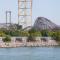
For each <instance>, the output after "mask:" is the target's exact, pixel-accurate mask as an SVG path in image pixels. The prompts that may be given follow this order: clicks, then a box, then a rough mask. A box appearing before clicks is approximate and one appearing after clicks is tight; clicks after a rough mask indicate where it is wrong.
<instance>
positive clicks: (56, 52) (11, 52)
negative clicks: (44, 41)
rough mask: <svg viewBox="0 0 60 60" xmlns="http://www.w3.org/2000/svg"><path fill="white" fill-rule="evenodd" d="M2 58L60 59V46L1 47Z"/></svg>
mask: <svg viewBox="0 0 60 60" xmlns="http://www.w3.org/2000/svg"><path fill="white" fill-rule="evenodd" d="M0 60H60V47H50V48H47V47H43V48H42V47H40V48H38V47H36V48H35V47H33V48H31V47H30V48H29V47H24V48H23V47H21V48H0Z"/></svg>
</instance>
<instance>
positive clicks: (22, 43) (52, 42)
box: [0, 37, 59, 48]
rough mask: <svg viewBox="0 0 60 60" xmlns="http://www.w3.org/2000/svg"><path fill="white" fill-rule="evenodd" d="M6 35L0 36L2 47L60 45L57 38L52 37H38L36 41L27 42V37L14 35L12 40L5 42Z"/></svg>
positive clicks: (0, 45)
mask: <svg viewBox="0 0 60 60" xmlns="http://www.w3.org/2000/svg"><path fill="white" fill-rule="evenodd" d="M3 38H4V37H0V47H1V48H3V47H41V46H57V45H59V44H58V43H57V42H56V41H55V40H52V39H51V38H50V37H36V38H35V39H36V41H34V42H27V41H26V40H27V37H23V38H22V37H12V38H11V42H9V43H6V42H3V40H2V39H3ZM16 38H18V39H19V38H20V39H21V38H22V41H19V40H17V39H16ZM44 38H45V40H43V39H44Z"/></svg>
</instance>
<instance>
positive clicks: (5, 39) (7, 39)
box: [3, 36, 11, 42]
mask: <svg viewBox="0 0 60 60" xmlns="http://www.w3.org/2000/svg"><path fill="white" fill-rule="evenodd" d="M3 42H11V38H10V36H6V37H5V38H4V39H3Z"/></svg>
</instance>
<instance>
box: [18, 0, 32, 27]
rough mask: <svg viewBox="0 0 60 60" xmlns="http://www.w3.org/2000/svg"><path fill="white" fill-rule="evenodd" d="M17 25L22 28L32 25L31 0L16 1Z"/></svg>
mask: <svg viewBox="0 0 60 60" xmlns="http://www.w3.org/2000/svg"><path fill="white" fill-rule="evenodd" d="M18 24H19V25H21V26H22V28H26V27H28V26H31V25H32V0H18Z"/></svg>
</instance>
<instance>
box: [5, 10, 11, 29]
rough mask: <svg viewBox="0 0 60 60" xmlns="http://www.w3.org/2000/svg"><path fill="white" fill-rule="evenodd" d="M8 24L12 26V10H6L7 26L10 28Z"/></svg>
mask: <svg viewBox="0 0 60 60" xmlns="http://www.w3.org/2000/svg"><path fill="white" fill-rule="evenodd" d="M8 25H10V26H11V11H6V28H7V29H8Z"/></svg>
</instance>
